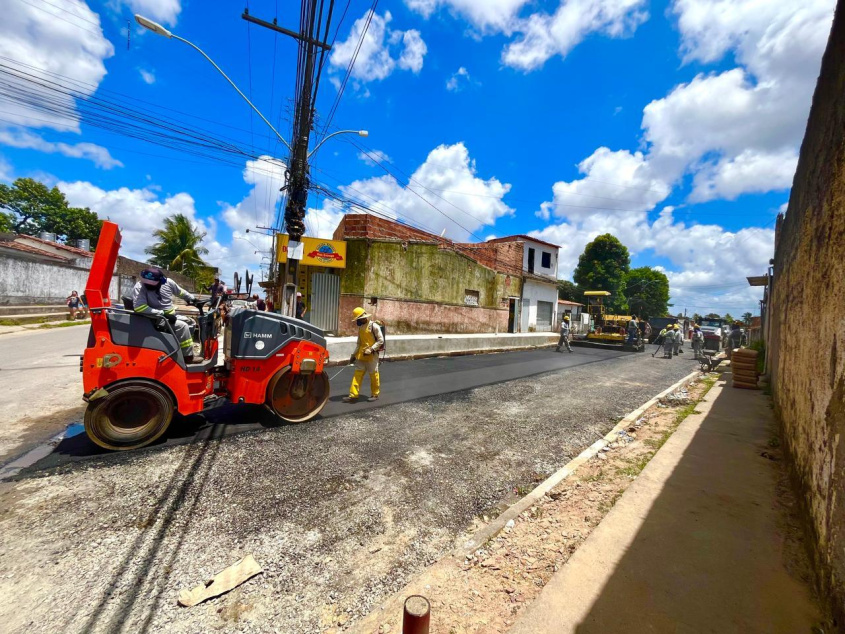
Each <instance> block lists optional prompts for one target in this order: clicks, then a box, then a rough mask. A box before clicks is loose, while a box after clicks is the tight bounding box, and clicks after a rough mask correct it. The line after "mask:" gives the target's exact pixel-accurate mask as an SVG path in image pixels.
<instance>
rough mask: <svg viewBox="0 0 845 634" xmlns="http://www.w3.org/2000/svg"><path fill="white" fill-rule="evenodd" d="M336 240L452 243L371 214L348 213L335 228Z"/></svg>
mask: <svg viewBox="0 0 845 634" xmlns="http://www.w3.org/2000/svg"><path fill="white" fill-rule="evenodd" d="M333 238H334V239H335V240H350V239H354V238H370V239H379V240H401V241H415V242H434V243H438V244H447V245H448V244H452V241H451V240H447V239H446V238H441V237H440V236H437V235H434V234H433V233H428V232H427V231H422V230H420V229H414V228H413V227H409V226H408V225H403V224H401V223H398V222H393V221H392V220H387V219H385V218H379V217H377V216H371V215H370V214H347V215H345V216H344V217H343V219H342V220H341V221H340V224H339V225H338V227H337V229H335V232H334V236H333Z"/></svg>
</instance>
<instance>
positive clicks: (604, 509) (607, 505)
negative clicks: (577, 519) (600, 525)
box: [598, 491, 624, 515]
mask: <svg viewBox="0 0 845 634" xmlns="http://www.w3.org/2000/svg"><path fill="white" fill-rule="evenodd" d="M623 493H624V491H617V492H616V493H614V494H613V497H612V498H610V500H608V501H607V502H602V503H600V504H599V506H598V509H599V512H600V513H601V514H602V515H606V514H607V513H609V512H610V509H612V508H613V507H614V506H616V503H617V502H618V501H619V498H621V497H622V494H623Z"/></svg>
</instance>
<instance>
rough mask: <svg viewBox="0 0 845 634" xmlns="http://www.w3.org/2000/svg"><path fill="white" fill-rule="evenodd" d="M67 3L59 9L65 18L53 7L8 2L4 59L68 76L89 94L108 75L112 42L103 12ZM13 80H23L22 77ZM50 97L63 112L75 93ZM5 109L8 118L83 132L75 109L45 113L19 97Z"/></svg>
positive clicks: (74, 0)
mask: <svg viewBox="0 0 845 634" xmlns="http://www.w3.org/2000/svg"><path fill="white" fill-rule="evenodd" d="M63 5H64V8H65V9H66V11H63V12H60V13H61V17H63V18H65V19H62V20H59V19H57V18H56V15H58V13H57V12H56V10H53V9H51V8H50V7H49V6H44V7H42V8H43V9H47V10H46V11H45V10H41V9H39V8H38V7H37V6H36V5H35V4H34V3H23V2H17V1H15V2H8V3H4V7H3V19H2V20H0V63H2V64H4V65H9V66H12V67H13V68H17V69H19V70H21V71H24V72H27V73H33V72H37V73H38V74H39V75H41V74H43V73H45V72H46V73H57V74H59V75H63V76H65V77H69V78H70V79H72V80H74V81H75V82H77V83H75V85H76V86H77V87H78V88H77V89H78V90H79V91H80V92H81V93H82V94H83V95H90V94H93V93H94V91H95V90H96V89H97V87H98V86H99V84H100V82H101V81H102V79H103V77H105V75H106V67H105V65H104V64H103V62H104V60H106V59H108V58H109V57H111V56H112V55H114V47H113V46H112V45H111V43H110V42H109V41H108V40H107V39H106V38H105V36H104V35H103V31H102V28H101V27H100V26H99V25H100V17H99V15H97V13H95V12H94V11H92V10H91V9H90V8H89V6H88V4H86V3H85V2H83V1H82V0H66V2H64V3H63ZM51 11H52V12H53V13H51ZM66 14H70V15H66ZM73 16H76V17H73ZM2 58H5V59H2ZM9 60H13V61H9ZM10 81H14V82H15V84H19V83H21V82H22V81H23V80H20V79H16V80H10ZM50 96H51V98H55V99H58V100H59V102H60V103H59V104H58V105H60V106H61V108H62V110H63V111H65V110H67V111H69V112H70V113H73V112H75V103H74V101H73V98H72V97H70V96H66V97H62V96H54V95H52V94H51V95H50ZM3 110H4V113H3V115H2V117H3V120H4V123H11V124H16V125H21V126H27V127H31V128H52V129H54V130H60V131H71V132H79V117H78V116H75V115H73V114H64V113H61V114H59V113H53V112H44V111H42V110H40V109H37V108H35V107H33V106H32V105H29V104H24V103H19V102H9V103H5V104H4V107H3Z"/></svg>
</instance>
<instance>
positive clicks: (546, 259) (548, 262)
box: [542, 251, 552, 269]
mask: <svg viewBox="0 0 845 634" xmlns="http://www.w3.org/2000/svg"><path fill="white" fill-rule="evenodd" d="M542 264H543V268H544V269H550V268H552V254H551V253H549V252H547V251H543V261H542Z"/></svg>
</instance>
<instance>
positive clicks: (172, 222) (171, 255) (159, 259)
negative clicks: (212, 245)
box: [144, 214, 208, 278]
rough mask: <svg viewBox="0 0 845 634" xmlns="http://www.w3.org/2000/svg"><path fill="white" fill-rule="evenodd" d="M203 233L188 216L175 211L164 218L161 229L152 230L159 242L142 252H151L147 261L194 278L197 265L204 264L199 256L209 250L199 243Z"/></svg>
mask: <svg viewBox="0 0 845 634" xmlns="http://www.w3.org/2000/svg"><path fill="white" fill-rule="evenodd" d="M205 235H206V234H205V231H203V232H199V231H197V229H196V227H194V225H193V224H191V221H190V220H189V219H188V217H187V216H185V215H184V214H176V215H174V216H170V217H169V218H165V219H164V228H163V229H157V230H156V231H153V237H154V238H156V239H157V240H158V242H156V243H155V244H154V245H153V246H151V247H147V248H146V249H144V252H145V253H148V254H149V255H150V260H149V262H150V264H155V265H156V266H160V267H162V268H165V269H168V270H170V271H174V272H176V273H182V274H184V275H187V276H188V277H190V278H195V277H196V276H197V274H198V273H199V272H200V267H203V266H207V265H206V263H205V262H204V261H203V259H202V257H201V256H203V255H205V254H207V253H208V249H206V248H205V247H204V246H202V241H203V239H204V238H205Z"/></svg>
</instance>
